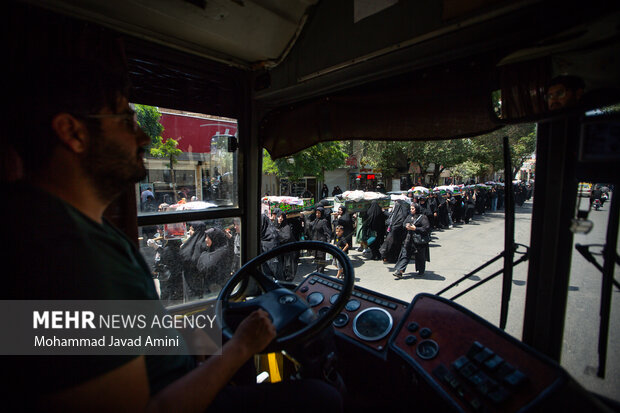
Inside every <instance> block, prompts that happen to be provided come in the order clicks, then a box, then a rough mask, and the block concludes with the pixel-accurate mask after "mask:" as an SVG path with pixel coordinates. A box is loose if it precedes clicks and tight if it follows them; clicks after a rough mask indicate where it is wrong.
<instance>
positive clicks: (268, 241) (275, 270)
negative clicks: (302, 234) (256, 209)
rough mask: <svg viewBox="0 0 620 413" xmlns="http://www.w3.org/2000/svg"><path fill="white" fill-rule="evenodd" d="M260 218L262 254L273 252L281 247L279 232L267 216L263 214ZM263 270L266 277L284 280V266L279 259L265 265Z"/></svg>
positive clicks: (271, 260)
mask: <svg viewBox="0 0 620 413" xmlns="http://www.w3.org/2000/svg"><path fill="white" fill-rule="evenodd" d="M260 218H261V223H260V249H261V252H267V251H271V250H272V249H274V248H275V247H277V246H278V245H280V241H279V240H278V231H277V230H276V227H275V226H274V225H273V222H271V220H270V219H269V217H268V216H267V215H265V214H261V216H260ZM262 270H263V272H264V273H265V275H269V276H272V277H275V278H277V279H279V280H283V279H284V274H283V273H282V266H281V263H280V260H279V258H278V257H275V258H272V259H270V260H269V261H267V262H266V263H264V264H263V265H262Z"/></svg>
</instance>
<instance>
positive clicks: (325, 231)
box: [310, 207, 332, 273]
mask: <svg viewBox="0 0 620 413" xmlns="http://www.w3.org/2000/svg"><path fill="white" fill-rule="evenodd" d="M310 237H311V239H312V240H314V241H323V242H330V241H331V239H332V230H331V228H330V224H329V222H328V221H327V217H326V216H325V209H324V208H323V207H318V208H317V209H316V214H315V218H314V221H312V222H310ZM314 259H315V262H316V270H317V272H321V273H322V272H325V266H326V265H327V262H326V261H325V251H315V252H314Z"/></svg>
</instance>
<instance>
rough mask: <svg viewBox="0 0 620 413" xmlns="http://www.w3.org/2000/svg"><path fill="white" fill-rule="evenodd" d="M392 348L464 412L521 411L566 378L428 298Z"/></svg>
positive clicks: (454, 307)
mask: <svg viewBox="0 0 620 413" xmlns="http://www.w3.org/2000/svg"><path fill="white" fill-rule="evenodd" d="M389 345H390V348H391V349H392V350H394V351H395V352H396V353H397V354H398V355H400V356H401V357H403V358H404V359H405V360H406V361H407V362H408V363H409V364H410V365H412V366H413V367H414V369H415V370H416V371H417V372H418V373H420V374H421V375H422V376H423V377H424V378H425V379H426V380H427V381H429V382H431V384H432V385H433V386H434V387H435V388H438V390H440V393H441V394H442V395H443V396H444V397H446V398H447V399H448V400H450V401H451V402H452V403H453V404H455V405H456V406H458V407H459V408H460V409H459V410H462V411H473V412H478V411H486V412H514V411H519V410H521V409H522V408H523V407H524V406H527V405H530V404H535V403H536V400H537V398H538V397H540V395H542V394H546V393H547V392H548V391H550V390H551V389H552V388H554V387H555V386H559V385H560V384H561V383H562V382H563V381H564V379H565V376H564V373H563V371H562V370H561V368H559V367H558V366H556V365H555V364H553V363H552V362H551V361H549V360H547V359H546V358H544V357H543V356H542V355H540V354H538V353H536V352H535V351H534V350H532V349H530V348H528V347H527V346H525V345H524V344H522V343H521V342H519V341H518V340H516V339H515V338H513V337H511V336H509V335H508V334H506V333H505V332H503V331H501V330H500V329H498V328H497V327H495V326H493V325H492V324H490V323H488V322H487V321H485V320H483V319H482V318H480V317H478V316H476V315H475V314H473V313H471V312H469V311H468V310H467V309H465V308H463V307H461V306H459V305H458V304H455V303H453V302H451V301H448V300H446V299H443V298H439V297H436V296H433V295H430V294H419V295H418V296H416V298H415V299H414V300H413V302H412V303H411V305H410V307H409V309H408V311H407V314H405V316H404V317H403V319H402V320H401V322H400V324H399V325H398V327H397V329H396V330H395V331H394V333H393V335H392V338H391V339H390V344H389Z"/></svg>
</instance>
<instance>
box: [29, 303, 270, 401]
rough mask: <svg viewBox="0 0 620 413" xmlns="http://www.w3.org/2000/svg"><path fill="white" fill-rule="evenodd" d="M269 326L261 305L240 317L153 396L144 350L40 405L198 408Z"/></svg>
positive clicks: (260, 345)
mask: <svg viewBox="0 0 620 413" xmlns="http://www.w3.org/2000/svg"><path fill="white" fill-rule="evenodd" d="M275 335H276V331H275V327H274V326H273V324H272V323H271V320H270V319H269V315H268V314H267V313H266V312H265V311H262V310H257V311H255V312H253V313H252V314H250V315H249V316H248V317H247V318H246V319H245V320H243V321H242V322H241V324H240V325H239V327H238V328H237V331H236V332H235V335H234V336H233V338H232V339H231V340H230V341H228V342H227V343H226V344H225V345H224V347H223V348H222V354H221V355H220V356H213V357H210V358H209V359H208V360H207V361H205V362H204V363H203V364H201V365H199V366H198V367H197V368H195V369H194V370H192V371H191V372H189V373H188V374H186V375H185V376H183V377H181V378H179V379H178V380H176V381H175V382H173V383H171V384H170V385H168V386H167V387H165V388H164V389H163V390H162V391H160V392H159V393H157V394H156V395H155V396H154V397H152V398H151V397H150V395H149V385H148V377H147V372H146V365H145V361H144V356H140V357H138V358H136V359H133V360H132V361H130V362H129V363H127V364H125V365H123V366H121V367H119V368H117V369H115V370H113V371H110V372H108V373H106V374H103V375H101V376H99V377H96V378H94V379H92V380H89V381H88V382H86V383H83V384H81V385H78V386H76V387H73V388H70V389H66V390H64V391H62V392H60V393H57V394H54V395H51V396H49V397H47V398H46V399H45V400H42V402H43V403H42V406H41V408H42V409H44V410H45V411H62V412H72V411H76V412H77V411H80V412H81V411H91V412H92V411H102V412H104V411H105V412H107V411H118V412H120V411H132V412H137V411H146V412H169V411H182V412H204V411H205V410H206V408H207V407H208V406H209V404H210V403H211V402H212V401H213V399H214V398H215V396H216V395H217V394H218V392H219V391H220V390H221V389H222V388H223V387H224V386H225V385H226V384H227V383H228V382H229V381H230V379H231V378H232V376H233V375H234V374H235V373H236V372H237V370H239V368H240V367H241V366H242V365H243V364H244V363H245V362H247V361H248V360H249V359H250V357H252V356H253V355H254V354H255V353H257V352H259V351H261V350H263V349H264V348H265V347H266V346H267V345H268V344H269V343H270V342H271V341H272V340H273V338H274V337H275Z"/></svg>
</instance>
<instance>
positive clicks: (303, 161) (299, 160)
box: [263, 142, 347, 181]
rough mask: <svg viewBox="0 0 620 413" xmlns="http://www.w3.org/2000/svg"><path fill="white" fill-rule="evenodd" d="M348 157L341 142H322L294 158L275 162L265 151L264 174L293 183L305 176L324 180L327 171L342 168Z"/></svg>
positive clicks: (300, 152)
mask: <svg viewBox="0 0 620 413" xmlns="http://www.w3.org/2000/svg"><path fill="white" fill-rule="evenodd" d="M346 157H347V154H346V153H345V152H344V151H343V143H341V142H321V143H318V144H316V145H314V146H312V147H310V148H308V149H304V150H303V151H299V152H297V153H296V154H294V155H292V156H288V157H286V158H280V159H275V160H274V159H271V156H269V153H268V152H267V151H263V172H264V173H272V174H275V175H276V176H277V177H278V178H288V179H290V180H291V181H297V180H299V179H301V178H303V177H304V176H315V177H317V178H319V179H323V175H324V173H325V171H326V170H333V169H336V168H339V167H341V166H342V165H343V164H344V160H345V159H346Z"/></svg>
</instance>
